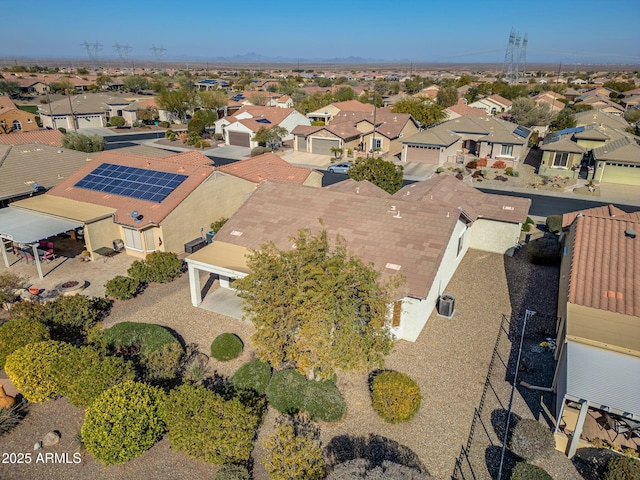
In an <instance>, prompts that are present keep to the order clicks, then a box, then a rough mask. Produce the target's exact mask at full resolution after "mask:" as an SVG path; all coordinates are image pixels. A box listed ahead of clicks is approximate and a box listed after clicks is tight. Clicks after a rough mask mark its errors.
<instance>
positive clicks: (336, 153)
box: [331, 147, 344, 160]
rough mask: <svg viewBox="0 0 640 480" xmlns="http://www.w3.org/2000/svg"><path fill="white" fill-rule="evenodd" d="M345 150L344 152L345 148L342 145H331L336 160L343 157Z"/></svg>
mask: <svg viewBox="0 0 640 480" xmlns="http://www.w3.org/2000/svg"><path fill="white" fill-rule="evenodd" d="M343 152H344V149H342V148H340V147H331V153H333V156H334V158H335V159H336V160H337V159H338V158H340V157H342V153H343Z"/></svg>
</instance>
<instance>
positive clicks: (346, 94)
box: [329, 87, 356, 103]
mask: <svg viewBox="0 0 640 480" xmlns="http://www.w3.org/2000/svg"><path fill="white" fill-rule="evenodd" d="M355 98H356V92H355V91H354V90H353V88H351V87H340V88H339V89H338V90H337V91H336V93H335V101H336V102H346V101H347V100H354V99H355ZM329 103H331V102H329Z"/></svg>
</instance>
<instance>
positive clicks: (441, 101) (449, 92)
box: [436, 85, 458, 108]
mask: <svg viewBox="0 0 640 480" xmlns="http://www.w3.org/2000/svg"><path fill="white" fill-rule="evenodd" d="M436 102H437V103H438V105H441V106H443V107H444V108H447V107H450V106H451V105H455V104H456V103H457V102H458V90H457V89H456V87H455V86H453V85H451V86H447V87H440V89H439V90H438V96H437V97H436Z"/></svg>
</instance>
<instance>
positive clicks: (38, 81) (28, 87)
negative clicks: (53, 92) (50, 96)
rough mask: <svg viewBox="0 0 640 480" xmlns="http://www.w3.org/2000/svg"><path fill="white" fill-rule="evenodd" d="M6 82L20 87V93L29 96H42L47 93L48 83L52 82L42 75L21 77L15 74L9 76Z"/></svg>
mask: <svg viewBox="0 0 640 480" xmlns="http://www.w3.org/2000/svg"><path fill="white" fill-rule="evenodd" d="M7 80H10V81H12V82H16V83H17V84H18V85H20V91H21V92H22V93H23V94H25V93H26V94H29V95H44V94H45V93H47V92H48V91H49V85H48V83H49V82H50V81H52V80H50V79H49V78H48V77H47V76H44V75H40V76H33V77H32V76H31V75H29V76H27V77H23V76H22V75H17V74H16V75H12V76H10V77H9V78H7Z"/></svg>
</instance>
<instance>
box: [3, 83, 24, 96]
mask: <svg viewBox="0 0 640 480" xmlns="http://www.w3.org/2000/svg"><path fill="white" fill-rule="evenodd" d="M0 94H4V95H9V96H13V95H18V94H20V84H19V83H18V82H14V81H12V80H4V79H0Z"/></svg>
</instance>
